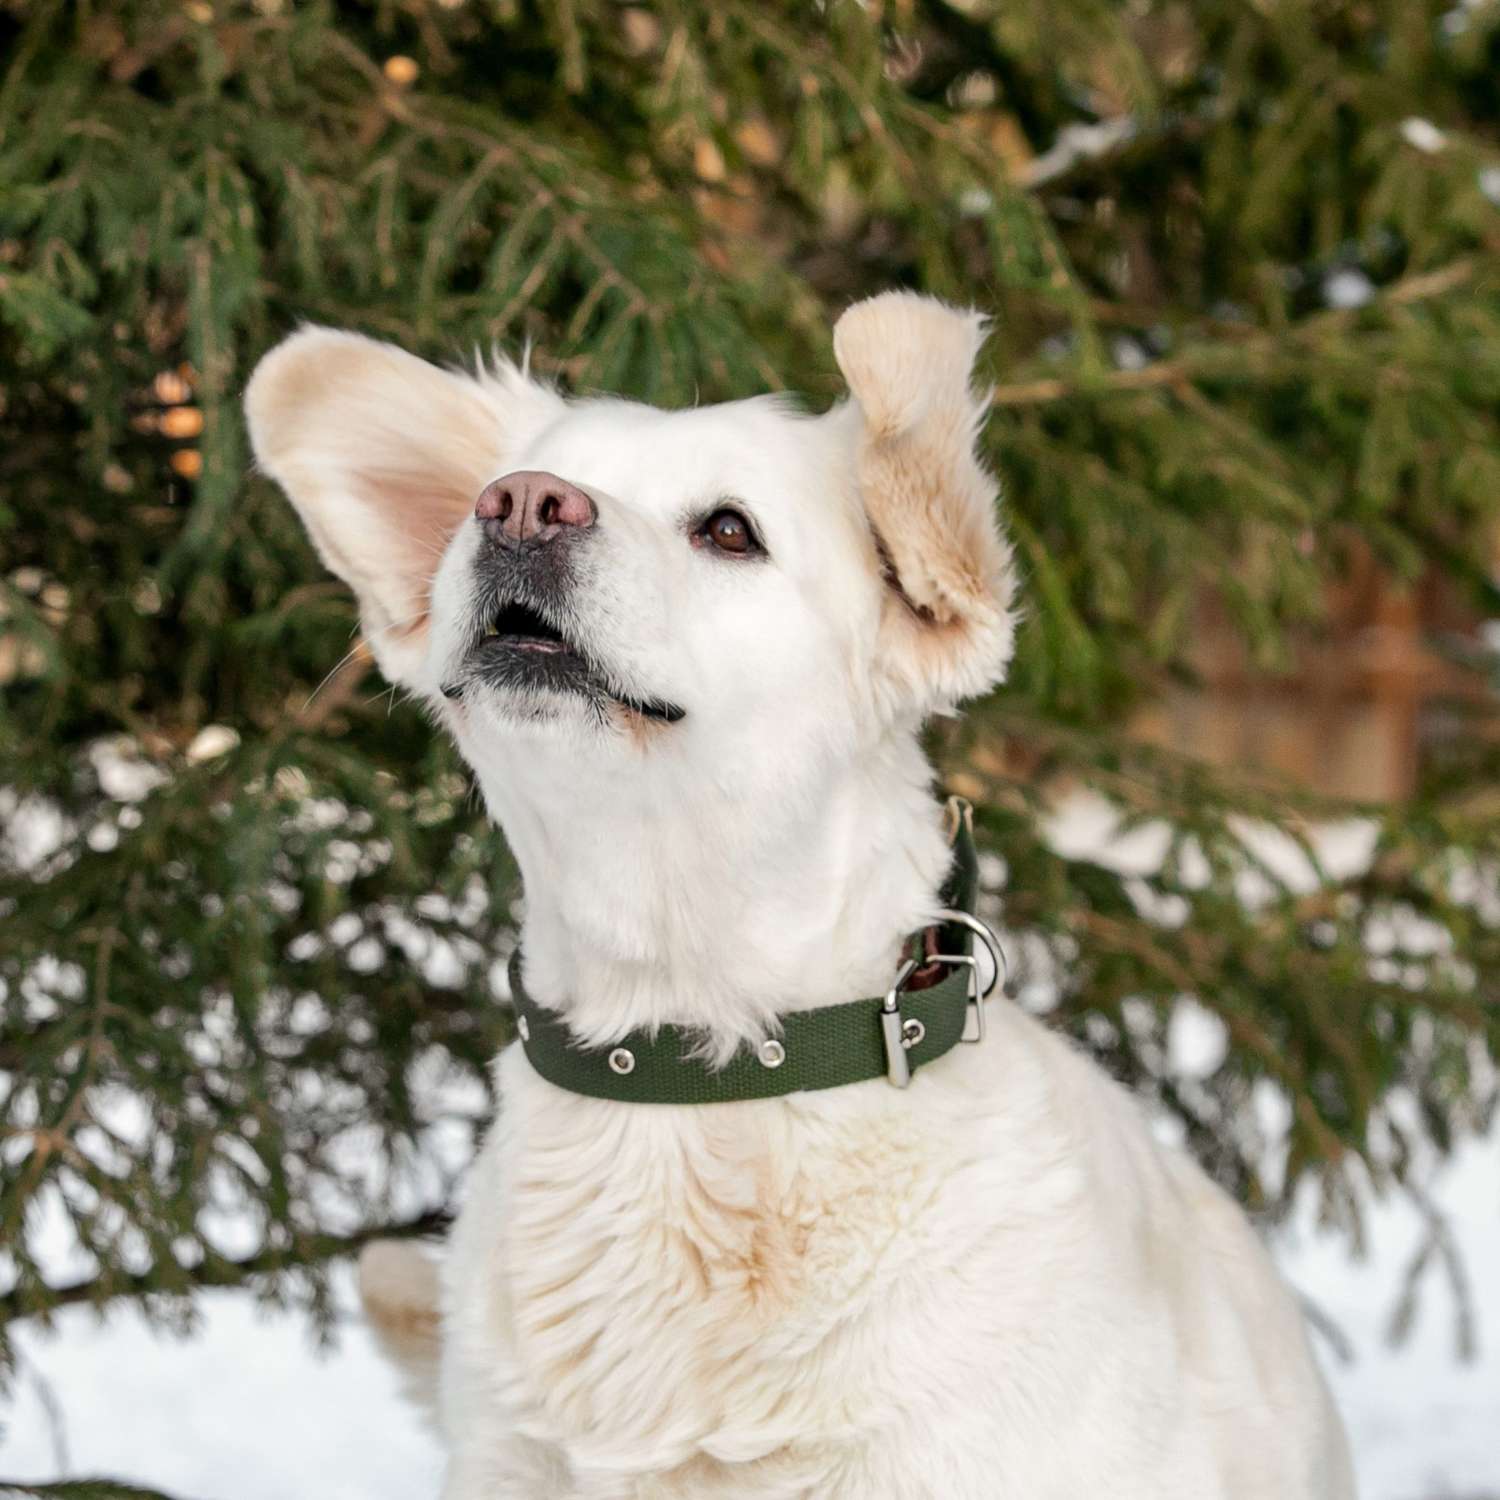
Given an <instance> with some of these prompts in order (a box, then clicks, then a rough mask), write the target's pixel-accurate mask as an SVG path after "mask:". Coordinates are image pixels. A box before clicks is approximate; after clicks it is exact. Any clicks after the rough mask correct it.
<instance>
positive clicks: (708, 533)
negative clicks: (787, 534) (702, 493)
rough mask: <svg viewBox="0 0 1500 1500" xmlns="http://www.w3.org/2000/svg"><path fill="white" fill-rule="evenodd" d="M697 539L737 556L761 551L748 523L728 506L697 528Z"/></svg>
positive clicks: (717, 511) (720, 509)
mask: <svg viewBox="0 0 1500 1500" xmlns="http://www.w3.org/2000/svg"><path fill="white" fill-rule="evenodd" d="M698 537H699V539H700V540H702V541H704V542H706V543H708V545H709V546H711V547H713V548H715V549H716V550H718V551H720V552H729V553H733V554H736V555H738V556H744V555H745V554H746V553H750V552H759V551H761V550H762V548H761V545H760V543H759V542H757V541H756V539H755V533H754V532H753V531H752V530H751V529H750V523H749V522H748V521H747V520H746V519H745V518H744V516H742V515H741V514H740V513H739V511H737V510H732V509H730V507H728V506H721V507H720V508H719V509H718V510H716V511H715V512H714V513H713V514H712V515H711V516H709V518H708V519H707V520H706V521H705V522H704V523H703V524H702V525H701V526H700V527H699V528H698Z"/></svg>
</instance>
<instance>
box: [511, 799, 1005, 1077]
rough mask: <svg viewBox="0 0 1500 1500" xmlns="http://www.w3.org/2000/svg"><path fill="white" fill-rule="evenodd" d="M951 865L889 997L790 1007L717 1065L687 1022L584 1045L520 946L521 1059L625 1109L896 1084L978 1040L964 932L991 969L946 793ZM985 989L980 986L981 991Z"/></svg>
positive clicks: (994, 952) (958, 806)
mask: <svg viewBox="0 0 1500 1500" xmlns="http://www.w3.org/2000/svg"><path fill="white" fill-rule="evenodd" d="M948 808H949V817H950V827H951V830H952V832H951V835H950V841H951V843H952V845H953V869H952V871H951V873H950V874H949V877H948V882H947V884H946V885H945V886H944V889H943V900H944V901H945V902H946V903H947V908H948V909H947V910H945V911H944V912H943V913H942V918H943V920H942V921H940V922H939V923H938V925H937V926H935V927H931V928H928V929H926V930H925V931H924V932H921V933H918V934H916V935H915V936H914V938H913V940H912V944H911V945H909V946H910V947H912V948H913V950H914V952H915V953H916V954H919V955H922V957H921V958H920V959H919V958H916V957H908V958H907V959H906V960H905V961H904V962H903V963H902V965H901V968H900V971H899V972H898V973H897V975H896V981H895V983H894V984H893V985H892V986H891V988H890V990H889V992H888V993H887V994H885V995H882V996H878V997H876V998H874V999H869V1000H850V1001H848V1002H846V1003H845V1004H843V1005H825V1006H822V1007H821V1008H819V1009H817V1010H798V1011H790V1012H788V1013H787V1014H786V1015H784V1016H782V1017H781V1024H780V1027H779V1030H778V1032H777V1034H776V1035H775V1036H774V1037H769V1038H767V1039H766V1040H765V1041H763V1042H762V1043H760V1045H759V1046H758V1047H752V1046H750V1045H749V1044H746V1045H744V1046H742V1047H741V1048H740V1050H739V1051H738V1052H736V1053H735V1055H734V1056H733V1057H731V1058H730V1059H729V1061H728V1062H727V1063H725V1064H724V1065H723V1066H722V1067H714V1066H713V1065H712V1064H710V1063H709V1062H707V1061H705V1060H704V1059H703V1058H702V1057H701V1056H700V1055H699V1043H700V1041H701V1033H699V1032H696V1031H695V1030H693V1029H692V1028H690V1027H686V1026H659V1027H657V1028H656V1029H655V1030H654V1031H649V1030H640V1031H632V1032H630V1033H629V1034H628V1035H626V1036H623V1037H621V1038H620V1039H619V1040H618V1041H617V1042H615V1043H613V1044H612V1045H609V1046H603V1047H584V1046H582V1045H580V1044H579V1042H578V1041H577V1040H576V1038H574V1036H573V1035H572V1033H571V1032H570V1031H569V1030H568V1024H567V1022H566V1021H565V1020H564V1019H563V1018H562V1017H561V1016H560V1015H558V1014H557V1012H555V1011H550V1010H546V1009H544V1008H543V1007H542V1006H540V1005H538V1004H537V1002H536V1001H535V1000H533V999H532V998H531V996H530V995H528V994H527V993H526V987H525V985H524V984H523V983H522V979H521V969H522V960H521V952H520V949H517V950H516V952H515V953H514V954H513V955H512V957H511V961H510V987H511V994H512V996H513V997H514V1000H515V1007H516V1017H517V1020H516V1029H517V1031H518V1032H519V1033H520V1037H521V1044H522V1046H523V1047H524V1048H525V1049H526V1057H527V1059H528V1061H529V1062H530V1063H531V1066H532V1067H533V1068H535V1069H536V1071H537V1072H538V1073H540V1074H541V1075H542V1077H543V1078H545V1079H546V1080H547V1081H548V1082H549V1083H554V1084H556V1085H557V1086H558V1087H559V1088H564V1089H569V1090H571V1091H572V1092H573V1093H575V1094H587V1095H589V1096H591V1097H592V1098H595V1099H616V1100H619V1101H620V1102H621V1103H624V1104H722V1103H728V1102H730V1101H733V1100H740V1099H771V1098H775V1097H777V1096H779V1095H782V1094H795V1093H798V1092H800V1091H801V1090H804V1089H833V1088H840V1087H842V1086H843V1085H844V1084H846V1083H862V1082H864V1081H865V1080H866V1079H870V1078H885V1079H886V1080H887V1081H889V1082H890V1083H892V1084H894V1085H895V1086H896V1087H898V1088H905V1087H906V1086H907V1084H908V1083H910V1081H911V1075H912V1073H913V1072H915V1071H916V1070H917V1069H918V1068H920V1067H922V1066H924V1065H925V1064H927V1063H930V1062H934V1061H936V1060H937V1059H938V1058H940V1057H941V1056H942V1055H943V1054H944V1053H945V1052H949V1051H951V1050H952V1049H953V1048H954V1047H955V1046H957V1045H958V1043H959V1042H977V1041H979V1040H981V1039H982V1038H983V1036H984V1006H983V996H982V995H980V993H979V968H978V965H977V962H976V960H975V956H974V938H975V936H976V935H977V936H979V937H980V938H981V940H982V941H983V942H984V943H985V944H986V946H987V947H988V948H989V950H990V953H991V956H992V957H993V958H994V960H995V973H996V975H997V976H998V975H999V973H1000V967H1001V954H1000V948H999V944H998V943H997V942H996V940H995V936H994V934H993V933H992V932H990V930H989V928H988V927H986V926H985V925H984V924H983V923H982V922H980V921H979V919H978V918H977V917H976V916H975V915H974V908H975V904H976V901H977V898H978V893H979V860H978V856H977V854H976V852H975V849H974V828H973V810H972V808H971V807H970V806H969V804H968V803H967V802H965V801H963V800H962V799H961V798H957V797H954V798H950V799H949V804H948ZM986 993H988V991H986Z"/></svg>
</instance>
